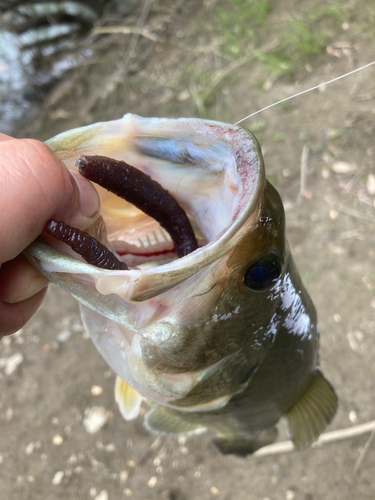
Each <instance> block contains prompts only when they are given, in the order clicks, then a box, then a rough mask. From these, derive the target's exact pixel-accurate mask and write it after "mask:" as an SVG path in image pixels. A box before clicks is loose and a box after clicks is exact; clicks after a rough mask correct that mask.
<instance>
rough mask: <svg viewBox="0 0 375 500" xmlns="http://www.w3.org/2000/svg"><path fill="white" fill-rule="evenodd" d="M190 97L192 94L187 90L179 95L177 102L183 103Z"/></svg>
mask: <svg viewBox="0 0 375 500" xmlns="http://www.w3.org/2000/svg"><path fill="white" fill-rule="evenodd" d="M189 97H190V92H188V91H187V90H183V91H182V92H180V93H179V94H178V95H177V101H179V102H183V101H186V100H187V99H189Z"/></svg>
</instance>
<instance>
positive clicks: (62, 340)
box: [57, 330, 72, 344]
mask: <svg viewBox="0 0 375 500" xmlns="http://www.w3.org/2000/svg"><path fill="white" fill-rule="evenodd" d="M71 335H72V334H71V333H70V331H69V330H63V331H62V332H60V333H59V334H58V335H57V340H58V341H59V342H60V343H61V344H64V343H65V342H66V341H67V340H69V339H70V337H71Z"/></svg>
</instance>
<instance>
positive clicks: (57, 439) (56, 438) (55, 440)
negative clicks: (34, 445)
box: [52, 434, 64, 446]
mask: <svg viewBox="0 0 375 500" xmlns="http://www.w3.org/2000/svg"><path fill="white" fill-rule="evenodd" d="M63 442H64V439H63V438H62V437H61V436H59V435H58V434H56V435H55V436H53V438H52V443H53V444H54V445H55V446H60V445H61V444H63Z"/></svg>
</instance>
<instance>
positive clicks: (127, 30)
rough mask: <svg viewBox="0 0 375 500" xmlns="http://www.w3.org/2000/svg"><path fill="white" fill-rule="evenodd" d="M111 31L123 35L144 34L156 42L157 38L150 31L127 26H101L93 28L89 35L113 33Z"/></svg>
mask: <svg viewBox="0 0 375 500" xmlns="http://www.w3.org/2000/svg"><path fill="white" fill-rule="evenodd" d="M113 33H120V34H123V35H133V34H135V35H140V36H144V37H145V38H148V39H149V40H152V41H153V42H157V41H158V38H157V36H155V35H153V34H152V33H150V32H149V31H148V30H145V29H142V28H137V27H135V28H131V27H129V26H104V27H101V28H94V29H93V30H92V31H91V33H90V34H91V35H107V34H113Z"/></svg>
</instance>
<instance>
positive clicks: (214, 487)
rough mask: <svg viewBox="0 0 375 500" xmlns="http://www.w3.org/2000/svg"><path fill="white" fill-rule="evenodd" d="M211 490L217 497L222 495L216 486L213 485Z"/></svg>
mask: <svg viewBox="0 0 375 500" xmlns="http://www.w3.org/2000/svg"><path fill="white" fill-rule="evenodd" d="M210 491H211V493H212V494H213V495H215V497H218V496H219V495H220V491H219V490H218V489H217V488H216V486H211V488H210Z"/></svg>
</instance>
